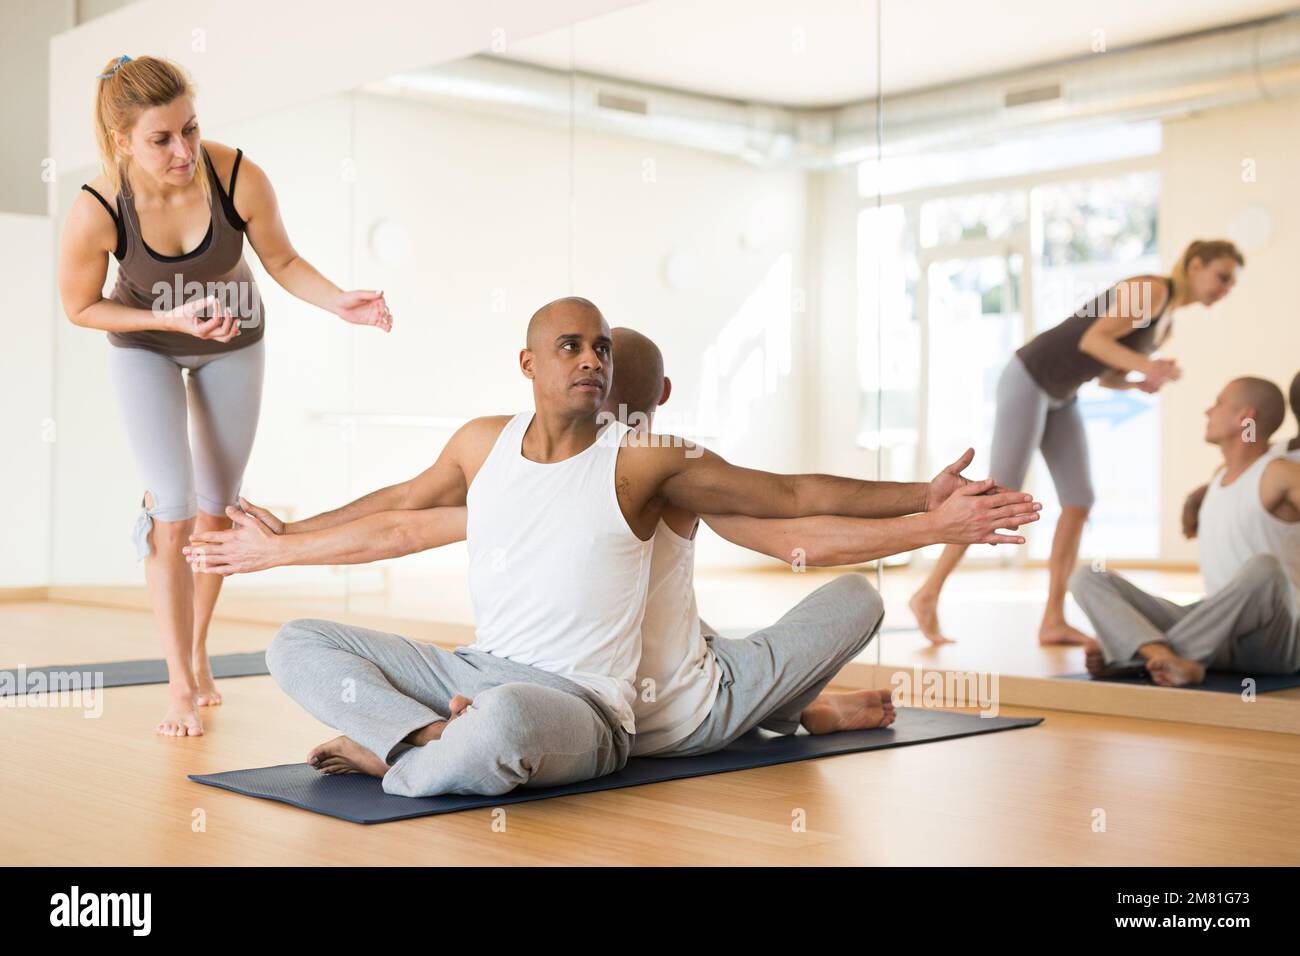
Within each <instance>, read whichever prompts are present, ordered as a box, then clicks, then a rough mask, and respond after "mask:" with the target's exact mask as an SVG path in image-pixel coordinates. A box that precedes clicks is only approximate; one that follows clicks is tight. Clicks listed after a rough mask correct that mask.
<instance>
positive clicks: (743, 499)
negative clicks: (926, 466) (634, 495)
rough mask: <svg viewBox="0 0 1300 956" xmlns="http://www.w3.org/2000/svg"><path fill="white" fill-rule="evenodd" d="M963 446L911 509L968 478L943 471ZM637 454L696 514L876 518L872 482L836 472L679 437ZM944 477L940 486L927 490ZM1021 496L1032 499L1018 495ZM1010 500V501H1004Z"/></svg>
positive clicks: (675, 500)
mask: <svg viewBox="0 0 1300 956" xmlns="http://www.w3.org/2000/svg"><path fill="white" fill-rule="evenodd" d="M972 456H973V452H970V451H968V452H967V453H966V454H965V455H963V456H962V458H961V459H959V460H958V461H957V462H955V463H954V464H953V465H952V466H949V468H948V469H945V470H944V471H943V472H941V473H940V475H939V476H938V477H937V478H936V479H935V481H934V482H931V483H930V484H929V485H919V486H917V487H919V488H922V489H927V494H928V498H927V496H918V500H917V501H915V502H913V503H912V504H911V507H912V509H913V510H914V511H925V510H927V509H928V508H931V507H934V506H937V504H938V503H941V502H942V501H944V500H947V498H948V497H949V496H950V495H951V494H952V493H954V492H955V491H956V490H957V489H958V488H969V487H971V484H972V483H971V482H968V481H967V480H966V479H964V478H961V477H960V476H959V475H957V474H955V473H954V474H952V475H949V474H948V472H949V471H950V470H951V469H952V468H955V467H957V466H959V465H960V464H961V463H962V462H968V461H969V459H970V457H972ZM638 458H639V459H640V461H641V462H642V464H643V465H644V467H646V468H647V474H648V475H649V477H650V480H651V483H652V484H653V485H654V486H655V492H654V493H655V494H658V495H660V496H662V497H663V498H665V499H667V500H668V501H669V502H671V503H672V504H674V505H676V506H677V507H679V508H684V509H686V510H688V511H693V512H695V513H696V514H710V515H712V514H742V515H749V516H751V517H755V518H802V517H806V516H808V515H842V516H844V517H849V518H875V517H880V513H879V510H878V504H879V500H878V498H876V496H875V495H873V493H872V488H871V485H872V482H868V481H861V480H859V479H856V478H841V477H839V476H837V475H821V474H805V475H778V474H773V473H772V472H767V471H759V470H757V469H753V468H741V467H739V466H737V465H733V464H731V463H730V462H728V461H726V460H725V459H723V458H722V457H721V456H719V455H717V454H715V453H714V452H711V451H709V450H708V449H706V448H702V447H700V446H698V445H690V446H686V447H684V446H683V445H682V443H681V440H680V439H675V438H672V437H671V436H668V437H665V436H656V437H655V439H654V440H653V441H651V442H648V443H647V445H646V446H645V447H643V448H641V449H640V450H639V452H638ZM945 476H947V479H948V480H946V481H945V482H944V484H945V487H944V489H943V490H942V491H936V492H934V493H933V494H929V489H931V488H933V487H934V486H935V485H936V484H938V483H940V479H944V478H945ZM981 484H983V485H984V487H985V488H986V489H987V490H988V491H994V492H996V493H999V494H1002V493H1014V494H1017V495H1019V494H1020V493H1019V492H1008V491H1007V489H1001V488H997V487H996V486H994V485H993V484H992V482H985V483H981ZM1020 500H1021V501H1025V502H1028V501H1032V498H1031V497H1030V496H1028V495H1023V496H1022V497H1021V498H1020ZM1008 503H1009V502H1008Z"/></svg>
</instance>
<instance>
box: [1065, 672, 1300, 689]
mask: <svg viewBox="0 0 1300 956" xmlns="http://www.w3.org/2000/svg"><path fill="white" fill-rule="evenodd" d="M1060 679H1061V680H1095V681H1099V682H1102V683H1106V684H1134V685H1137V686H1139V687H1160V686H1161V685H1160V684H1157V683H1155V682H1154V681H1152V680H1151V678H1150V677H1149V676H1147V675H1145V674H1143V675H1141V676H1139V677H1093V676H1092V675H1091V674H1062V675H1060ZM1244 680H1253V681H1254V682H1255V693H1257V694H1267V693H1269V692H1270V691H1274V690H1288V689H1290V688H1292V687H1300V672H1297V673H1295V674H1239V673H1237V672H1235V671H1206V673H1205V680H1204V682H1203V683H1200V684H1196V685H1194V686H1191V687H1180V688H1178V690H1209V691H1214V692H1216V693H1220V694H1240V693H1241V692H1242V690H1243V689H1244V688H1243V687H1242V683H1241V682H1242V681H1244Z"/></svg>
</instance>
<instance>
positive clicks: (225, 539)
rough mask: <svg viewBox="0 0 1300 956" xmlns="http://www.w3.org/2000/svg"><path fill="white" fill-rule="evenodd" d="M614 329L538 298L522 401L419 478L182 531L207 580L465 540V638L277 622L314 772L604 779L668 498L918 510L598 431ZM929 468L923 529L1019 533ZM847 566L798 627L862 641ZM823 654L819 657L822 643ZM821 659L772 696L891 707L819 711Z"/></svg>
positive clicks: (442, 782) (1021, 499) (917, 496)
mask: <svg viewBox="0 0 1300 956" xmlns="http://www.w3.org/2000/svg"><path fill="white" fill-rule="evenodd" d="M612 344H613V343H612V340H611V336H610V330H609V327H608V325H607V324H606V323H605V320H604V317H603V316H602V315H601V314H600V312H599V310H597V309H596V307H595V306H594V305H592V304H591V303H590V302H588V301H586V300H585V299H562V300H559V301H558V302H554V303H551V304H550V305H548V306H545V307H543V308H542V309H540V310H539V311H538V312H537V314H536V315H535V316H534V317H533V320H532V322H530V324H529V330H528V339H527V347H526V348H525V349H524V350H523V352H522V353H521V355H520V366H521V369H522V370H523V372H524V374H525V376H526V377H528V378H529V379H531V380H532V385H533V397H534V403H535V406H536V408H535V411H530V412H523V413H520V414H518V415H515V416H513V417H512V416H499V417H496V418H479V419H475V420H474V421H472V422H470V423H469V424H468V425H466V426H464V427H463V428H462V429H460V430H459V431H458V432H457V433H456V434H455V435H454V436H453V437H452V439H451V440H450V441H449V442H448V444H447V447H446V448H445V449H444V450H443V452H442V454H441V455H440V456H439V458H438V460H437V461H436V462H435V463H434V465H433V466H432V467H431V468H429V469H428V470H427V471H426V472H424V473H423V474H421V475H419V476H417V477H416V478H415V479H412V481H410V482H407V483H405V484H404V486H401V487H398V486H394V488H392V489H381V490H380V491H378V492H375V493H373V494H371V495H368V496H366V497H365V498H363V499H360V500H358V501H357V502H353V503H352V504H351V505H348V506H346V507H345V508H343V509H340V510H339V511H338V512H333V513H331V516H318V519H319V520H318V519H312V520H313V521H314V522H317V521H318V523H316V524H315V525H314V526H313V527H314V529H316V530H313V531H310V532H308V533H306V534H287V535H274V534H272V533H271V530H268V528H270V529H273V528H274V524H273V523H272V522H273V520H274V519H273V518H272V517H271V516H269V515H268V516H266V517H268V518H271V521H268V522H267V524H266V525H265V526H264V525H263V524H262V523H261V521H260V520H258V519H262V518H263V515H262V514H260V513H258V512H254V513H255V514H257V518H256V519H254V518H248V517H247V516H245V515H242V514H240V513H238V512H234V513H233V514H232V518H234V519H235V521H236V524H237V525H238V528H237V530H236V531H233V532H227V533H222V534H220V535H196V536H194V537H193V538H192V540H193V541H194V542H195V543H196V544H199V545H202V546H203V547H202V548H201V549H195V548H188V549H186V552H187V554H189V555H190V557H191V560H194V561H195V562H196V563H197V564H200V570H208V571H213V572H215V573H225V571H226V570H227V569H231V570H243V569H251V568H247V567H246V568H232V566H231V563H230V562H231V560H232V559H233V558H234V557H235V556H236V552H237V551H238V550H239V549H240V547H241V546H246V547H247V548H250V549H255V548H256V547H259V546H260V547H263V548H271V549H274V548H275V547H277V546H279V545H281V544H282V543H283V544H287V545H288V550H289V551H290V552H291V553H292V552H293V551H294V550H295V547H296V544H297V543H296V542H293V541H292V540H291V539H294V538H310V539H312V540H310V541H308V542H304V545H305V547H302V548H297V549H296V550H297V555H298V559H297V560H296V561H284V560H280V561H276V562H274V563H337V559H339V558H341V560H342V563H355V562H357V561H359V560H377V559H379V558H382V557H393V556H396V555H399V554H409V553H411V552H413V551H417V550H422V549H423V548H426V547H431V546H436V545H438V544H443V543H447V542H449V541H454V540H459V538H460V537H461V536H465V537H466V540H467V541H468V545H469V548H468V550H469V559H470V567H469V582H470V593H471V597H472V599H473V602H474V613H475V623H476V631H477V642H476V644H475V645H474V646H473V647H471V648H460V649H458V650H457V651H455V652H448V651H444V650H442V649H441V648H437V647H434V646H433V645H427V644H417V643H416V642H414V641H409V640H407V639H406V638H403V637H400V636H399V635H395V634H382V633H379V632H376V631H371V630H368V629H365V628H359V627H351V626H347V625H343V624H337V623H334V622H331V621H321V620H314V619H300V620H296V621H290V622H289V623H288V624H286V625H285V626H284V627H282V628H281V629H280V632H279V633H278V634H277V635H276V637H275V640H274V641H273V642H272V644H271V647H270V649H269V650H268V651H267V663H268V666H269V667H270V669H271V673H272V675H273V676H274V677H275V679H276V681H277V682H278V683H279V684H280V686H281V687H282V688H283V689H284V690H285V691H286V692H287V693H288V694H289V695H290V696H292V697H293V698H294V699H295V700H297V701H298V702H299V703H300V704H302V705H303V707H304V708H305V709H307V710H308V711H309V712H311V713H312V714H314V715H315V716H316V717H317V718H318V719H320V720H321V721H323V722H324V723H326V724H329V725H330V726H332V727H335V728H337V729H339V730H341V731H342V732H343V734H344V736H342V737H339V738H337V739H335V740H333V741H330V742H329V743H327V744H325V745H323V746H322V747H318V748H317V749H316V750H315V751H314V752H313V754H312V763H313V765H315V766H317V767H319V768H320V769H322V770H325V771H326V772H358V771H359V772H363V773H368V774H371V775H372V776H378V777H382V778H383V787H384V790H385V791H386V792H388V793H397V794H402V795H406V796H425V795H433V794H439V793H485V794H496V793H504V792H507V791H509V790H511V789H513V788H514V787H516V786H524V785H527V786H543V785H548V784H559V783H564V782H570V781H574V780H581V779H588V778H591V777H596V776H601V775H604V774H607V773H610V772H612V771H614V770H617V769H618V768H619V767H620V766H622V764H623V762H624V761H625V760H626V758H627V755H628V752H629V750H630V747H631V743H632V734H633V733H634V732H635V721H634V715H633V709H632V704H633V701H634V700H635V699H636V697H637V693H636V689H635V688H634V681H635V678H636V668H637V664H638V662H639V656H640V651H641V641H640V629H641V621H642V614H643V611H644V608H645V603H646V596H647V590H648V585H649V579H650V572H651V554H652V550H653V538H654V535H655V531H656V528H657V527H658V526H659V525H660V524H661V518H662V516H663V514H664V512H665V509H667V508H679V509H683V510H686V511H690V512H693V513H696V514H700V513H703V514H735V513H740V514H753V515H757V516H763V517H773V518H782V517H791V518H793V517H801V516H813V515H839V514H842V515H846V516H850V517H871V516H873V515H877V514H882V513H883V514H906V513H909V512H911V511H915V510H917V509H918V508H924V507H926V506H927V505H929V504H931V500H930V495H929V494H928V486H926V485H923V484H917V485H895V484H890V483H881V482H865V481H857V480H854V479H848V478H838V477H834V476H829V475H796V476H786V475H773V474H769V473H767V472H761V471H755V470H752V469H746V468H737V467H735V466H733V465H730V464H728V463H727V462H725V461H724V460H722V459H721V458H719V457H718V456H717V455H715V454H713V453H711V452H709V451H707V450H703V449H696V448H689V449H688V448H683V447H682V445H681V443H680V442H674V441H672V440H670V439H664V438H662V436H657V437H654V438H652V440H643V441H636V440H630V439H629V438H628V434H629V433H630V431H631V430H630V429H629V428H628V427H627V426H626V425H624V424H623V423H621V422H617V421H614V422H611V423H609V424H607V425H606V426H605V428H604V429H601V428H600V415H599V411H600V409H601V406H602V403H603V402H604V400H605V398H606V397H607V395H608V390H609V384H610V378H611V375H612V373H613V358H614V356H613V349H612ZM607 432H608V434H607ZM946 477H947V479H948V481H947V483H946V485H947V487H946V494H945V495H944V498H945V501H944V502H943V504H944V507H943V508H942V509H938V510H936V513H935V515H934V516H929V515H927V516H922V518H923V524H924V526H926V527H930V526H931V525H934V526H939V525H943V524H944V522H945V521H946V522H948V525H947V526H945V530H948V531H952V530H954V529H955V531H958V532H961V533H963V534H966V535H967V536H969V537H972V538H975V539H978V540H989V539H991V538H994V539H997V540H1002V541H1009V542H1010V541H1014V542H1016V543H1020V542H1021V541H1023V539H1020V538H1013V537H1009V536H1005V535H995V534H994V530H995V529H997V528H999V527H1017V526H1018V525H1020V524H1023V523H1024V522H1025V521H1028V520H1032V519H1033V517H1034V516H1036V512H1037V507H1036V503H1034V502H1032V501H1031V500H1030V497H1029V496H1028V495H1022V494H1019V493H1014V494H1013V493H1001V492H1000V493H996V494H990V495H984V494H983V492H985V491H987V490H989V483H987V482H980V483H973V482H966V481H965V480H964V479H962V478H961V477H960V476H959V475H956V474H955V473H954V474H952V475H947V476H946ZM949 499H950V500H949ZM933 503H934V504H935V505H938V504H939V502H937V501H936V502H933ZM250 510H251V509H250ZM939 511H942V512H943V518H942V520H940V519H939ZM232 512H233V509H232ZM376 512H379V513H376ZM329 518H333V519H336V520H328V519H329ZM930 518H933V519H934V520H933V521H926V520H924V519H930ZM457 522H459V528H457V527H456V525H457ZM949 526H950V527H949ZM466 532H467V533H466ZM943 540H947V538H944V539H943ZM272 542H274V545H273V544H272ZM191 552H195V553H191ZM885 553H888V552H885ZM331 559H336V560H331ZM260 566H269V564H262V565H260ZM854 578H855V576H852V575H846V576H845V578H843V579H841V581H848V582H849V583H848V584H847V585H845V584H841V581H835V582H831V584H828V585H826V587H825V588H823V589H822V590H823V591H826V592H827V594H826V595H825V596H824V598H823V600H822V601H821V603H820V606H819V612H820V613H821V614H823V615H824V614H837V615H839V616H841V617H842V618H843V619H842V620H840V621H839V622H838V623H837V624H836V626H835V627H834V628H832V627H831V626H830V625H829V624H828V623H827V622H826V620H824V619H822V618H814V619H813V620H812V621H811V622H810V623H811V626H812V627H814V628H820V631H821V632H822V633H823V636H824V634H826V633H832V634H833V635H835V636H836V637H837V639H840V640H841V642H842V641H843V640H847V639H849V638H852V639H853V640H855V641H857V642H858V646H861V644H864V643H865V642H866V640H867V639H869V638H870V636H871V634H872V633H874V631H875V628H876V626H877V625H878V623H879V618H880V600H879V596H878V595H876V594H875V592H874V591H873V590H872V589H871V588H870V586H869V585H867V584H866V581H865V579H863V578H862V577H861V576H860V575H858V576H856V581H855V580H854ZM814 636H816V635H814ZM809 643H810V644H811V643H814V642H809ZM822 650H823V651H826V652H827V653H830V649H829V648H828V647H827V646H826V645H825V644H823V645H822ZM827 666H828V662H827V661H812V662H810V664H809V673H810V680H809V682H808V683H807V684H806V685H801V686H800V687H797V688H796V687H793V686H786V685H785V684H784V683H782V682H781V681H780V680H778V681H777V682H776V683H775V684H774V685H773V687H771V688H770V690H771V692H772V693H773V700H772V702H771V703H772V704H773V706H776V705H777V704H781V705H783V706H785V707H786V708H787V709H789V708H792V707H797V706H803V707H805V708H807V709H811V710H813V714H812V717H811V718H810V722H809V724H808V725H807V726H808V729H809V730H810V731H812V732H831V731H835V730H841V729H848V728H849V727H871V726H881V725H883V724H886V723H887V722H888V721H889V720H892V707H889V706H887V704H888V697H889V694H888V691H887V690H886V691H870V692H868V691H862V692H858V696H860V697H861V698H862V700H861V702H860V703H861V706H858V707H856V708H853V707H841V706H838V703H839V702H838V701H837V702H836V706H831V705H826V706H821V707H817V706H816V704H817V702H816V701H814V700H813V697H815V696H816V695H817V691H818V690H820V688H814V687H813V683H814V680H813V679H814V678H816V677H817V675H820V674H821V673H822V672H823V671H824V670H826V668H827ZM832 675H833V671H831V672H829V673H826V674H825V680H826V681H829V679H830V676H832ZM778 677H782V678H783V675H778ZM341 688H343V689H346V690H348V693H346V694H345V693H341ZM809 689H812V690H813V693H812V695H811V696H809V695H808V691H809ZM867 695H870V696H871V697H872V699H873V700H874V706H872V705H871V701H868V700H867ZM804 697H807V699H806V700H804ZM800 701H803V703H802V705H800V704H799V702H800ZM850 703H851V702H850ZM781 713H782V714H784V713H785V711H782V712H781ZM794 714H795V717H796V719H797V718H798V714H799V712H798V710H795V711H794ZM796 726H797V724H796ZM793 729H794V728H793V727H791V728H790V729H789V731H788V732H793Z"/></svg>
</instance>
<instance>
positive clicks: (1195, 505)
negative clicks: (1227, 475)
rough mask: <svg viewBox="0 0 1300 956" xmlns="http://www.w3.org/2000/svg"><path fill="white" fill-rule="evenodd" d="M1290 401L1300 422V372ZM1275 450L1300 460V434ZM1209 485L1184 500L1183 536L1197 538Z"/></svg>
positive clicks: (1295, 378) (1294, 379)
mask: <svg viewBox="0 0 1300 956" xmlns="http://www.w3.org/2000/svg"><path fill="white" fill-rule="evenodd" d="M1288 396H1289V403H1290V405H1291V414H1292V415H1294V416H1295V420H1296V422H1297V423H1298V424H1300V372H1297V373H1296V375H1295V377H1294V378H1292V379H1291V388H1290V391H1289V392H1288ZM1275 450H1277V451H1278V452H1280V453H1281V454H1284V455H1286V456H1287V457H1288V458H1290V459H1291V460H1292V461H1296V462H1300V434H1297V435H1296V436H1295V437H1294V438H1292V439H1291V440H1290V441H1289V442H1287V443H1286V444H1285V445H1277V446H1275ZM1209 489H1210V486H1209V485H1201V487H1199V488H1197V489H1196V490H1195V491H1193V492H1192V493H1191V494H1189V495H1188V496H1187V499H1186V500H1185V501H1184V502H1183V516H1182V518H1183V537H1184V538H1195V537H1196V530H1197V526H1198V523H1199V519H1200V514H1201V502H1202V501H1204V500H1205V493H1206V492H1207V491H1209Z"/></svg>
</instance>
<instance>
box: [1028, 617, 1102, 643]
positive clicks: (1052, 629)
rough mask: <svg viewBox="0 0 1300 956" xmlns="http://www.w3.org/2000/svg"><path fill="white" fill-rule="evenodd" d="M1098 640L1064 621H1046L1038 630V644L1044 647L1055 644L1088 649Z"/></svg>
mask: <svg viewBox="0 0 1300 956" xmlns="http://www.w3.org/2000/svg"><path fill="white" fill-rule="evenodd" d="M1095 640H1096V638H1094V637H1092V636H1090V635H1088V634H1085V633H1083V631H1081V630H1079V629H1078V628H1077V627H1071V626H1070V625H1068V624H1066V623H1065V622H1064V621H1044V622H1043V625H1042V627H1040V628H1039V629H1038V643H1039V644H1041V645H1042V646H1043V647H1047V646H1049V645H1054V644H1077V645H1082V646H1084V647H1087V646H1088V644H1089V643H1090V642H1095Z"/></svg>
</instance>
